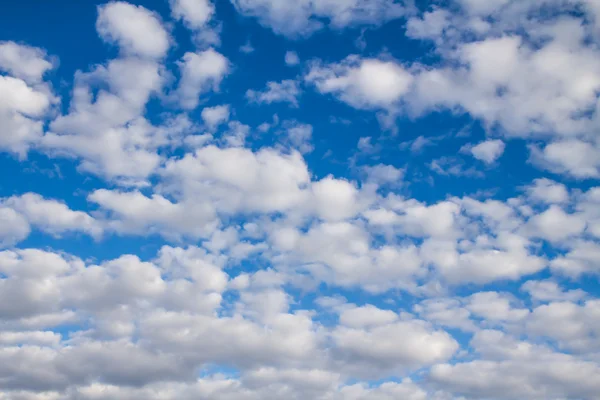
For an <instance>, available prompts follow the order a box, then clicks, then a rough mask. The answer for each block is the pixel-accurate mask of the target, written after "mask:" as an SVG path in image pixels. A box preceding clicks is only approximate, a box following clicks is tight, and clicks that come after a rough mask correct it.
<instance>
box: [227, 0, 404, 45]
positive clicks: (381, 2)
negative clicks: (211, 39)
mask: <svg viewBox="0 0 600 400" xmlns="http://www.w3.org/2000/svg"><path fill="white" fill-rule="evenodd" d="M232 3H233V4H234V6H235V7H236V9H237V10H238V12H240V13H241V14H243V15H246V16H251V17H256V18H257V19H258V21H259V23H260V24H261V25H264V26H267V27H270V28H271V29H273V31H274V32H276V33H279V34H282V35H285V36H289V37H296V38H297V37H301V36H308V35H310V34H312V33H313V32H315V31H317V30H319V29H321V28H322V27H323V23H322V22H321V20H323V19H326V20H328V22H329V25H330V26H332V27H333V28H336V29H341V28H344V27H346V26H350V25H380V24H382V23H384V22H386V21H389V20H391V19H395V18H398V17H400V16H402V15H403V14H404V12H405V10H404V7H403V6H402V5H401V4H400V3H397V2H395V1H392V0H376V1H372V2H368V3H364V2H361V1H358V0H350V1H328V0H301V1H298V2H294V3H289V2H287V3H281V2H279V1H278V0H232Z"/></svg>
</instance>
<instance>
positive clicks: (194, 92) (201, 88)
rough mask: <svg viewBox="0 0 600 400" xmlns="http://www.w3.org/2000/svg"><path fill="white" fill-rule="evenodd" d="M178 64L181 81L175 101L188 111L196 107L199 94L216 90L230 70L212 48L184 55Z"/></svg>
mask: <svg viewBox="0 0 600 400" xmlns="http://www.w3.org/2000/svg"><path fill="white" fill-rule="evenodd" d="M178 64H179V68H180V69H181V80H180V82H179V87H178V89H177V93H176V94H177V99H178V101H179V104H180V105H181V106H182V107H183V108H185V109H188V110H191V109H194V108H196V107H197V106H198V104H199V102H200V95H201V94H203V93H205V92H208V91H210V90H215V91H216V90H218V89H219V86H220V84H221V81H222V80H223V78H224V77H225V75H227V74H228V73H229V69H230V64H229V60H227V58H225V56H223V55H222V54H221V53H219V52H217V51H215V50H214V49H212V48H210V49H208V50H205V51H202V52H198V53H191V52H188V53H185V54H184V56H183V58H182V59H181V61H179V63H178Z"/></svg>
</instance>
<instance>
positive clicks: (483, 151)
mask: <svg viewBox="0 0 600 400" xmlns="http://www.w3.org/2000/svg"><path fill="white" fill-rule="evenodd" d="M504 147H505V144H504V142H503V141H502V140H487V141H485V142H481V143H479V144H477V145H476V146H473V147H472V148H471V153H472V154H473V157H475V158H476V159H478V160H480V161H483V162H484V163H486V164H492V163H493V162H495V161H496V160H498V158H500V156H501V155H502V153H504Z"/></svg>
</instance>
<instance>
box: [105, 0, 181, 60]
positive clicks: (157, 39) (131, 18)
mask: <svg viewBox="0 0 600 400" xmlns="http://www.w3.org/2000/svg"><path fill="white" fill-rule="evenodd" d="M96 29H97V30H98V33H99V34H100V37H102V38H103V39H104V40H105V41H106V42H108V43H115V44H118V45H119V48H120V49H121V51H122V52H123V53H125V54H127V55H137V56H141V57H149V58H161V57H164V56H165V54H166V53H167V51H168V50H169V47H170V40H171V39H170V38H169V34H168V33H167V31H166V30H165V28H164V27H163V25H162V22H161V20H160V17H159V16H158V14H155V13H153V12H151V11H149V10H148V9H146V8H144V7H142V6H134V5H132V4H129V3H126V2H122V1H113V2H110V3H108V4H105V5H102V6H99V7H98V20H97V21H96Z"/></svg>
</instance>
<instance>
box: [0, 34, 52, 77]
mask: <svg viewBox="0 0 600 400" xmlns="http://www.w3.org/2000/svg"><path fill="white" fill-rule="evenodd" d="M53 67H54V65H53V63H52V62H51V61H50V60H48V58H47V56H46V53H45V52H44V51H43V50H41V49H39V48H35V47H30V46H26V45H20V44H17V43H15V42H0V70H1V71H5V72H7V73H9V74H10V75H12V76H14V77H15V78H20V79H23V80H25V81H26V82H39V81H41V80H42V77H43V76H44V74H45V73H46V72H47V71H48V70H50V69H52V68H53Z"/></svg>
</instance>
